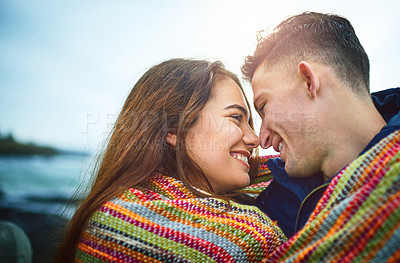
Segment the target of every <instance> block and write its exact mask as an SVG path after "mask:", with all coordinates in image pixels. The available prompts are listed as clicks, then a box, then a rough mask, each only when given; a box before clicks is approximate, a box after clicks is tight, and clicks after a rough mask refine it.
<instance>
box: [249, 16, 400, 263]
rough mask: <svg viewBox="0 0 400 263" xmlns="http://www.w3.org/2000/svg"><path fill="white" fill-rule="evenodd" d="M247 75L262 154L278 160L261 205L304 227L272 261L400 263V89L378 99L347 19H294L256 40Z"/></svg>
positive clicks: (287, 226)
mask: <svg viewBox="0 0 400 263" xmlns="http://www.w3.org/2000/svg"><path fill="white" fill-rule="evenodd" d="M242 72H243V74H244V76H245V78H246V79H247V80H249V81H250V82H251V84H252V87H253V92H254V106H255V108H256V110H257V112H258V113H259V115H260V116H261V118H262V125H261V131H260V140H261V147H263V148H268V147H270V146H272V147H273V148H274V150H275V151H278V152H280V157H281V159H275V160H269V161H268V166H269V168H270V170H271V171H272V173H273V175H274V180H273V182H272V183H271V184H270V186H269V187H268V188H267V189H266V191H264V192H263V193H262V194H261V195H260V196H259V198H258V200H257V205H258V207H259V208H260V209H261V210H263V211H264V212H265V213H266V214H267V215H268V216H269V217H271V218H272V219H273V220H276V221H277V223H278V225H279V226H280V227H281V228H282V230H283V231H284V232H285V234H286V235H287V236H288V237H291V236H292V235H294V234H295V233H296V232H297V231H299V230H300V231H299V232H297V233H296V234H295V235H294V236H293V237H292V238H291V239H290V240H289V241H288V242H287V243H286V244H285V245H284V246H282V247H281V249H279V250H278V251H277V252H276V253H275V254H274V255H272V256H271V257H270V260H271V261H283V260H289V261H290V260H294V259H297V260H310V261H312V260H314V261H315V260H317V261H341V260H353V259H354V260H355V259H358V260H361V261H363V260H376V261H379V262H381V261H380V260H385V261H386V260H396V259H399V260H400V162H399V160H400V154H399V149H400V132H399V130H400V114H398V111H399V109H400V92H399V89H391V90H387V91H383V92H379V93H376V94H373V96H372V98H371V95H370V91H369V60H368V56H367V54H366V53H365V51H364V48H363V47H362V45H361V44H360V42H359V40H358V38H357V36H356V34H355V32H354V29H353V27H352V26H351V24H350V22H349V21H348V20H347V19H345V18H343V17H340V16H337V15H327V14H320V13H313V12H306V13H303V14H300V15H297V16H293V17H290V18H288V19H286V20H285V21H283V22H282V23H281V24H279V25H278V26H277V27H276V28H275V30H274V31H273V32H272V33H271V34H269V35H268V36H267V37H265V38H262V39H260V40H259V43H258V45H257V48H256V51H255V52H254V55H252V56H248V57H247V58H246V61H245V64H244V65H243V67H242ZM374 104H375V105H374ZM376 106H377V107H378V110H377V108H376ZM387 211H390V213H388V212H387ZM366 222H368V223H366ZM384 238H385V239H387V240H386V241H384ZM358 242H361V243H358Z"/></svg>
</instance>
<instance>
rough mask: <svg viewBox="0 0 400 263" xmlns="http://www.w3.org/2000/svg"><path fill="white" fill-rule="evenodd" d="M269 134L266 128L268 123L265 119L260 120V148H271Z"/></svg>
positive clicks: (270, 132) (269, 131)
mask: <svg viewBox="0 0 400 263" xmlns="http://www.w3.org/2000/svg"><path fill="white" fill-rule="evenodd" d="M271 134H272V131H271V130H270V129H269V128H268V122H267V121H266V120H265V118H264V119H263V120H262V123H261V128H260V146H261V148H263V149H267V148H269V147H271V145H272V144H271Z"/></svg>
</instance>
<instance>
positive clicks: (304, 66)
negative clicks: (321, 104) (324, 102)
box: [299, 61, 320, 99]
mask: <svg viewBox="0 0 400 263" xmlns="http://www.w3.org/2000/svg"><path fill="white" fill-rule="evenodd" d="M299 72H300V75H301V76H302V77H303V78H304V81H306V83H307V87H308V90H307V93H308V96H310V98H311V99H314V98H315V97H316V96H317V93H318V92H319V88H320V82H319V78H318V75H317V74H316V72H315V71H314V70H313V69H312V68H311V66H310V64H308V63H307V62H305V61H301V62H300V63H299Z"/></svg>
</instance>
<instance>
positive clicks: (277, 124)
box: [252, 64, 325, 177]
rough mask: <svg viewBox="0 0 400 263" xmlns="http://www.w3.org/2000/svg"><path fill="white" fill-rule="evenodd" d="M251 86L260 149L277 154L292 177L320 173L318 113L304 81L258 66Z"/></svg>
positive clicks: (278, 69) (284, 71) (285, 71)
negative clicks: (269, 149) (258, 117)
mask: <svg viewBox="0 0 400 263" xmlns="http://www.w3.org/2000/svg"><path fill="white" fill-rule="evenodd" d="M289 71H290V72H289ZM252 87H253V93H254V106H255V108H256V110H257V112H258V114H259V115H260V116H261V118H262V124H261V130H260V141H261V147H262V148H264V149H266V148H269V147H271V146H272V147H273V148H274V150H275V151H277V152H280V155H281V158H282V160H283V161H284V162H285V170H286V172H287V173H288V174H289V175H290V176H292V177H306V176H311V175H313V174H315V173H318V172H321V166H322V160H323V158H324V147H325V146H324V145H325V143H324V142H323V140H322V139H323V138H319V137H318V136H317V135H318V127H317V124H318V120H317V114H316V113H317V110H316V109H315V107H314V105H313V102H312V99H311V98H310V97H309V95H308V93H307V91H308V84H307V81H305V79H304V78H302V77H301V75H300V74H299V73H298V72H297V71H296V70H295V69H293V70H288V68H287V67H284V66H274V67H273V68H272V69H266V68H265V66H264V64H261V65H260V66H259V67H258V68H257V70H256V71H255V73H254V76H253V81H252ZM320 137H321V136H320Z"/></svg>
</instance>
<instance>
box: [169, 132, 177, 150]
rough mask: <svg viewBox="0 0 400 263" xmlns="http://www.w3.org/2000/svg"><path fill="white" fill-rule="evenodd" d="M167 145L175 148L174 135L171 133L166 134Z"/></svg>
mask: <svg viewBox="0 0 400 263" xmlns="http://www.w3.org/2000/svg"><path fill="white" fill-rule="evenodd" d="M167 143H168V144H169V145H171V146H173V147H176V134H174V133H173V132H169V133H167Z"/></svg>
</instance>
